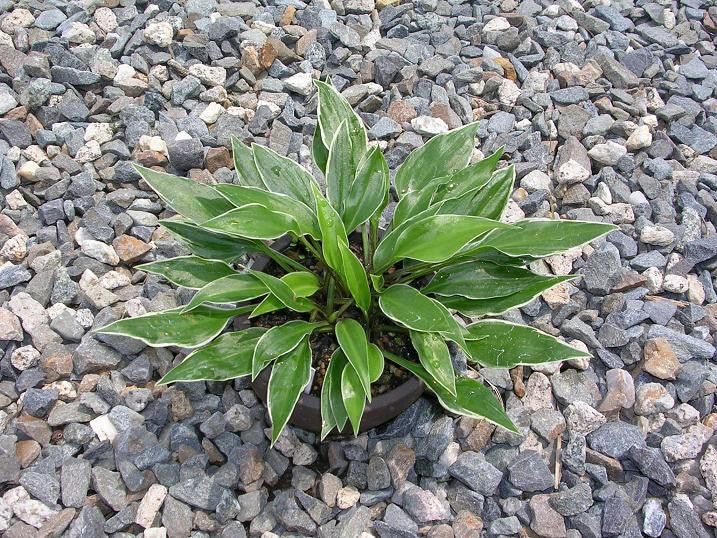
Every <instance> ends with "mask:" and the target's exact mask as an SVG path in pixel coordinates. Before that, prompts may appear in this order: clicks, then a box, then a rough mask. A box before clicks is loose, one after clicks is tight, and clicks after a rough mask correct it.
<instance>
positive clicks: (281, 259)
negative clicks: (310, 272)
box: [261, 245, 306, 272]
mask: <svg viewBox="0 0 717 538" xmlns="http://www.w3.org/2000/svg"><path fill="white" fill-rule="evenodd" d="M261 252H262V253H263V254H266V255H267V256H269V257H270V258H271V259H272V260H273V261H274V262H276V263H277V264H278V265H279V266H280V267H281V268H282V269H283V270H284V271H287V272H290V271H291V268H293V269H296V270H297V271H306V267H304V266H303V265H301V264H300V263H299V262H297V261H296V260H292V259H291V258H289V257H288V256H286V255H284V254H282V253H281V252H279V251H277V250H274V249H273V248H271V247H268V246H266V245H263V248H262V249H261Z"/></svg>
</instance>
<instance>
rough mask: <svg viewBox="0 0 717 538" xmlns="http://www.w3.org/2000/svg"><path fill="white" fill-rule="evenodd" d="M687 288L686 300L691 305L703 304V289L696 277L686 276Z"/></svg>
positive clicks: (704, 295) (704, 297) (704, 296)
mask: <svg viewBox="0 0 717 538" xmlns="http://www.w3.org/2000/svg"><path fill="white" fill-rule="evenodd" d="M687 286H688V287H687V299H688V300H689V301H690V302H691V303H693V304H702V303H704V302H705V299H706V294H705V288H704V286H703V285H702V282H700V280H699V279H698V278H697V276H696V275H687Z"/></svg>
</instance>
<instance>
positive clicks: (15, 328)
mask: <svg viewBox="0 0 717 538" xmlns="http://www.w3.org/2000/svg"><path fill="white" fill-rule="evenodd" d="M22 335H23V332H22V325H20V319H19V318H18V317H17V316H16V315H15V314H13V313H12V312H10V311H9V310H7V309H5V308H0V340H14V341H16V342H22Z"/></svg>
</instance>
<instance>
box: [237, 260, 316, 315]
mask: <svg viewBox="0 0 717 538" xmlns="http://www.w3.org/2000/svg"><path fill="white" fill-rule="evenodd" d="M279 280H283V281H284V283H286V284H287V285H288V286H289V287H290V288H291V291H293V292H294V295H295V296H296V297H297V298H299V297H311V296H312V295H313V294H314V293H316V292H317V291H318V289H319V287H320V285H319V279H318V278H317V277H316V275H314V274H313V273H309V272H308V271H295V272H293V273H287V274H285V275H284V276H282V277H281V278H280V279H279ZM282 308H284V303H282V302H281V301H280V300H279V299H278V298H277V297H276V295H273V294H269V295H267V296H266V298H264V300H263V301H262V302H261V303H259V305H258V306H257V307H256V308H255V309H254V310H253V311H252V313H251V314H250V315H249V317H250V318H254V317H256V316H261V315H262V314H267V313H269V312H274V311H275V310H281V309H282Z"/></svg>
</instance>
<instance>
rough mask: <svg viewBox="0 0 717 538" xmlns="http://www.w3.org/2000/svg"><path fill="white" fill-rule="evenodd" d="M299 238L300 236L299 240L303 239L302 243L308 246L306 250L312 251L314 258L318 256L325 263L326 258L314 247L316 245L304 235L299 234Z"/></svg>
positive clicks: (318, 259)
mask: <svg viewBox="0 0 717 538" xmlns="http://www.w3.org/2000/svg"><path fill="white" fill-rule="evenodd" d="M298 238H299V241H301V243H302V244H303V245H304V246H305V247H306V250H308V251H309V252H311V254H312V255H313V256H314V258H316V260H317V261H319V262H322V263H323V261H324V258H323V257H322V256H321V254H320V253H319V251H318V250H317V249H316V248H314V246H313V245H312V244H311V243H309V242H308V241H307V240H306V238H305V237H304V236H303V235H300V236H298Z"/></svg>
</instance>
